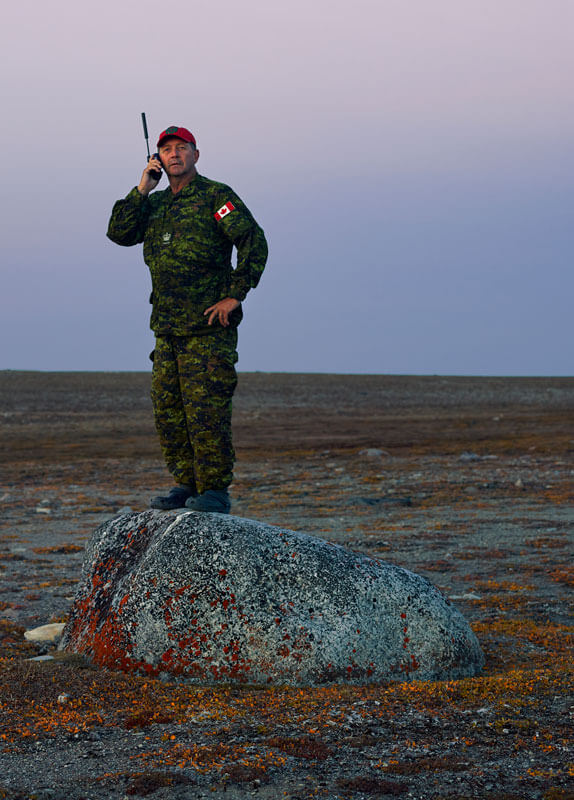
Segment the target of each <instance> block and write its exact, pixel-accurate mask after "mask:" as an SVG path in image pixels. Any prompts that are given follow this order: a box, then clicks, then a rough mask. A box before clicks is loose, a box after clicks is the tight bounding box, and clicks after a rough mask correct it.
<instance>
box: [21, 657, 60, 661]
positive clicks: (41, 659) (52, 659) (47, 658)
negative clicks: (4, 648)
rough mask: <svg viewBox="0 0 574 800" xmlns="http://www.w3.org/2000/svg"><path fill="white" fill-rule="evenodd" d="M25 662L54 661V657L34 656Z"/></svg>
mask: <svg viewBox="0 0 574 800" xmlns="http://www.w3.org/2000/svg"><path fill="white" fill-rule="evenodd" d="M26 660H27V661H54V656H35V657H34V658H28V659H26Z"/></svg>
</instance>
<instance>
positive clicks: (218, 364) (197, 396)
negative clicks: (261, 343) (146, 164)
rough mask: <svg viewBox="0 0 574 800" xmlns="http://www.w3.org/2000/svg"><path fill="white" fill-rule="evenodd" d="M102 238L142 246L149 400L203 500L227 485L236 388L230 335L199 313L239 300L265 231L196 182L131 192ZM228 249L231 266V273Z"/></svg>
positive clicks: (169, 457)
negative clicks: (147, 291)
mask: <svg viewBox="0 0 574 800" xmlns="http://www.w3.org/2000/svg"><path fill="white" fill-rule="evenodd" d="M107 235H108V237H109V238H110V239H111V240H112V241H113V242H115V243H116V244H120V245H124V246H131V245H135V244H139V243H141V242H143V245H144V247H143V250H144V260H145V262H146V264H147V265H148V267H149V269H150V272H151V279H152V295H151V298H150V299H151V303H152V315H151V323H150V324H151V328H152V330H153V331H154V333H155V335H156V348H155V351H154V354H155V355H154V366H153V374H152V400H153V405H154V415H155V422H156V427H157V430H158V433H159V437H160V442H161V446H162V450H163V453H164V457H165V461H166V464H167V467H168V469H169V470H170V472H171V473H172V475H173V476H174V478H175V480H176V482H177V483H179V484H184V485H190V486H195V487H196V489H197V491H198V492H199V493H200V494H201V493H203V492H204V491H206V490H207V489H222V488H225V487H227V486H228V485H229V484H230V483H231V479H232V468H233V460H234V453H233V447H232V444H231V398H232V395H233V391H234V389H235V386H236V383H237V375H236V372H235V366H234V365H235V362H236V361H237V350H236V348H237V326H238V325H239V323H240V321H241V318H242V316H243V314H242V310H241V306H239V307H238V308H237V309H235V310H234V311H233V312H231V314H230V315H229V322H230V324H229V327H227V328H225V327H222V326H221V324H220V323H219V321H218V320H217V319H215V320H214V321H213V324H212V325H208V322H207V320H208V317H206V316H204V311H205V309H206V308H209V307H210V306H212V305H214V304H215V303H217V302H218V301H219V300H222V299H223V298H225V297H233V298H235V299H237V300H240V301H241V300H244V299H245V296H246V294H247V292H248V291H249V290H250V289H251V288H254V287H255V286H257V284H258V283H259V279H260V277H261V273H262V272H263V269H264V267H265V262H266V259H267V243H266V241H265V236H264V234H263V231H262V229H261V228H260V227H259V225H258V224H257V223H256V221H255V219H254V218H253V216H252V215H251V213H250V211H249V210H248V208H247V207H246V206H245V204H244V203H243V202H242V200H241V199H240V198H239V197H238V196H237V195H236V194H235V192H233V190H232V189H230V188H229V186H226V185H225V184H222V183H218V182H216V181H211V180H209V179H207V178H204V177H203V176H202V175H196V176H195V178H194V179H193V180H192V181H191V182H190V183H189V184H187V185H186V186H185V187H184V188H183V189H181V191H179V192H177V193H176V194H173V193H172V191H171V189H170V188H168V189H165V190H164V191H158V192H153V193H152V194H150V195H148V196H147V197H144V196H142V195H141V194H140V193H139V192H138V190H137V188H134V189H132V191H131V192H130V193H129V194H128V195H127V197H125V198H124V199H123V200H119V201H118V202H117V203H116V204H115V205H114V208H113V210H112V216H111V219H110V223H109V227H108V234H107ZM233 246H235V247H236V248H237V266H236V268H235V269H233V268H232V265H231V253H232V249H233Z"/></svg>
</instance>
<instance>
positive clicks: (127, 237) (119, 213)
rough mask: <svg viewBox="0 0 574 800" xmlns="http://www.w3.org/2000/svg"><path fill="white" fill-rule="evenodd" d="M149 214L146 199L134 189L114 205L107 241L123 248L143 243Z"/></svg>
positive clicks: (148, 205)
mask: <svg viewBox="0 0 574 800" xmlns="http://www.w3.org/2000/svg"><path fill="white" fill-rule="evenodd" d="M149 212H150V203H149V200H148V198H147V197H144V196H143V195H141V194H140V193H139V192H138V190H137V188H136V187H134V188H133V189H132V190H131V192H130V193H129V194H128V195H127V196H126V197H124V199H123V200H118V201H117V203H115V204H114V207H113V209H112V216H111V217H110V222H109V224H108V232H107V237H108V239H111V240H112V242H115V243H116V244H121V245H124V247H131V245H133V244H139V243H140V242H143V240H144V235H145V231H146V228H147V221H148V217H149Z"/></svg>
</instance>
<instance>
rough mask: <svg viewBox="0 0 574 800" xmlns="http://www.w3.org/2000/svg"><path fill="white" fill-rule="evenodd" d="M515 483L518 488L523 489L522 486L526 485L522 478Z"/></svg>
mask: <svg viewBox="0 0 574 800" xmlns="http://www.w3.org/2000/svg"><path fill="white" fill-rule="evenodd" d="M514 485H515V486H516V488H517V489H522V487H523V486H524V484H523V483H522V480H521V479H520V478H519V479H518V480H517V481H516V483H515V484H514Z"/></svg>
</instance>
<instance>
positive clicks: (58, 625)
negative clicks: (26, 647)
mask: <svg viewBox="0 0 574 800" xmlns="http://www.w3.org/2000/svg"><path fill="white" fill-rule="evenodd" d="M63 630H64V623H63V622H52V623H50V624H49V625H41V626H40V627H39V628H32V629H31V630H28V631H24V639H26V641H27V642H56V641H58V639H59V638H60V636H61V635H62V631H63Z"/></svg>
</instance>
